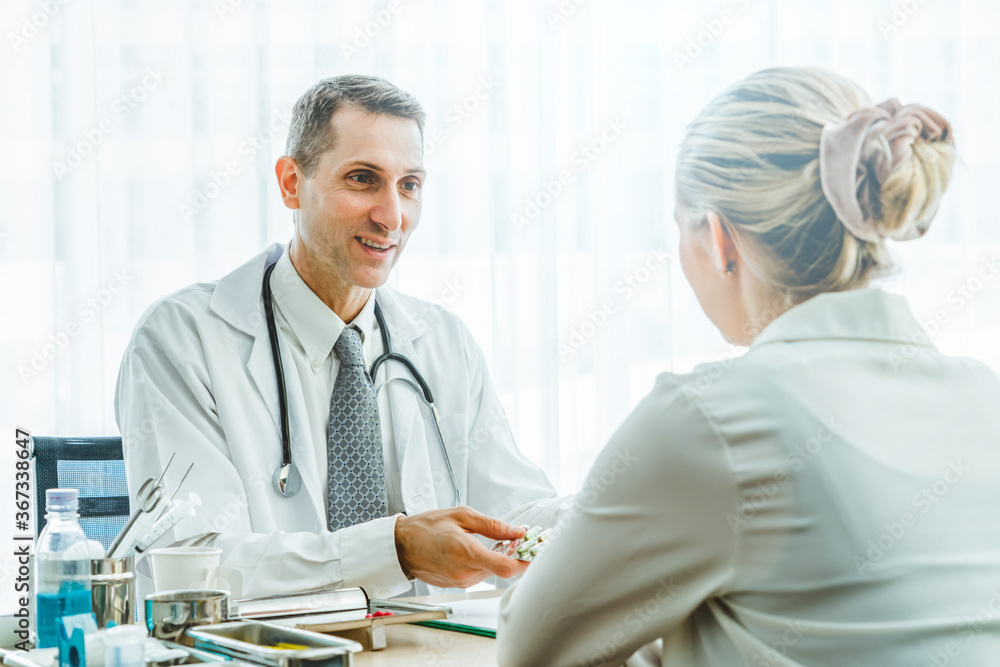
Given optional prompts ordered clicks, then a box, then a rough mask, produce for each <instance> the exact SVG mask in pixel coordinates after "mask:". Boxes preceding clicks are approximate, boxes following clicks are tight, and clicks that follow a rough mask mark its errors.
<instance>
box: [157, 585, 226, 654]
mask: <svg viewBox="0 0 1000 667" xmlns="http://www.w3.org/2000/svg"><path fill="white" fill-rule="evenodd" d="M228 616H229V593H228V592H226V591H213V590H206V591H163V592H160V593H151V594H150V595H147V596H146V627H147V628H148V629H149V634H150V636H152V637H155V638H157V639H162V640H164V641H169V642H176V643H178V644H183V645H184V646H191V645H192V642H191V639H190V638H189V637H188V636H187V634H185V632H184V631H185V630H187V629H188V628H193V627H195V626H197V625H212V624H215V623H223V622H224V621H225V620H226V618H227V617H228Z"/></svg>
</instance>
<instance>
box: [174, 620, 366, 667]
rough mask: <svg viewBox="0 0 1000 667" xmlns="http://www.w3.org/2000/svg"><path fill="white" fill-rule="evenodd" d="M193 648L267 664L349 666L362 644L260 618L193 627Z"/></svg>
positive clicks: (281, 666)
mask: <svg viewBox="0 0 1000 667" xmlns="http://www.w3.org/2000/svg"><path fill="white" fill-rule="evenodd" d="M188 635H189V636H190V637H191V638H192V639H193V640H194V647H195V648H198V649H202V650H205V651H212V652H213V653H221V654H223V655H228V656H231V657H232V658H235V659H236V660H243V661H246V662H253V663H256V664H258V665H266V666H267V667H350V665H351V664H352V661H353V657H352V654H353V653H358V652H360V651H361V650H362V646H361V644H359V643H357V642H355V641H351V640H349V639H343V638H341V637H334V636H332V635H321V634H319V633H318V632H309V631H308V630H298V629H295V628H287V627H284V626H281V625H274V624H271V623H264V622H261V621H234V622H230V623H223V624H221V625H206V626H202V627H200V628H193V629H191V630H189V631H188Z"/></svg>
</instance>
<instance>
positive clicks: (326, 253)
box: [279, 107, 426, 290]
mask: <svg viewBox="0 0 1000 667" xmlns="http://www.w3.org/2000/svg"><path fill="white" fill-rule="evenodd" d="M330 122H331V123H332V125H333V133H334V146H333V148H331V149H330V150H328V151H326V153H324V154H323V156H322V157H321V158H320V161H319V164H318V167H317V169H316V171H315V172H314V173H313V175H312V176H311V177H309V178H305V179H303V178H301V175H300V176H299V177H298V178H297V187H296V192H295V195H296V196H295V197H294V200H295V202H294V203H297V204H298V206H297V208H298V213H297V221H296V228H295V238H293V241H292V243H293V245H296V246H298V247H297V248H296V253H294V254H293V255H292V258H293V260H295V261H297V264H296V268H297V269H298V270H299V271H300V273H303V272H305V273H308V274H311V275H313V276H315V277H317V278H318V279H319V280H321V281H322V282H324V283H326V284H328V285H330V286H331V287H335V288H341V289H346V290H351V289H352V288H361V289H373V288H375V287H378V286H380V285H382V284H383V283H385V281H386V280H387V279H388V277H389V272H390V271H391V270H392V267H393V266H394V265H395V264H396V261H397V260H398V259H399V255H400V254H401V253H402V252H403V248H404V247H405V246H406V241H407V239H408V238H409V236H410V233H411V232H412V231H413V230H414V229H415V228H416V226H417V223H418V222H419V220H420V206H421V197H422V188H423V182H424V178H425V176H426V172H425V171H424V168H423V145H422V143H421V138H420V130H419V129H418V127H417V123H416V122H415V121H413V120H409V119H404V118H396V117H393V116H384V115H375V114H371V113H369V112H367V111H365V110H362V109H358V108H356V107H344V108H342V109H339V110H338V111H337V112H336V113H334V114H333V116H332V118H331V120H330ZM282 159H283V160H284V159H286V158H282ZM287 159H290V158H287ZM296 172H299V170H298V168H297V167H296ZM299 173H301V172H299ZM279 178H280V176H279ZM290 201H291V198H289V197H288V195H287V194H286V196H285V202H286V205H289V206H290V207H291V208H296V206H294V205H291V203H290ZM299 264H306V266H299Z"/></svg>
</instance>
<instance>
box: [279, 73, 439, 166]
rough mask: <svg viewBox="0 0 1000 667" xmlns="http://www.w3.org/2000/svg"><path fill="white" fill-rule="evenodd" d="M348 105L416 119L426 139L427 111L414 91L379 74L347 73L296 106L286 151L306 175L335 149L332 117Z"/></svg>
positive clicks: (319, 85) (308, 93) (321, 85)
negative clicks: (390, 81)
mask: <svg viewBox="0 0 1000 667" xmlns="http://www.w3.org/2000/svg"><path fill="white" fill-rule="evenodd" d="M347 106H353V107H358V108H360V109H364V110H365V111H368V112H369V113H373V114H376V115H381V116H393V117H396V118H405V119H409V120H412V121H415V122H416V124H417V128H418V129H419V130H420V139H421V142H422V141H423V138H424V121H425V120H426V118H427V114H425V113H424V110H423V107H421V106H420V102H418V101H417V98H415V97H414V96H413V95H411V94H410V93H408V92H406V91H405V90H402V89H400V88H398V87H396V86H395V85H393V84H391V83H389V82H388V81H386V80H385V79H380V78H379V77H377V76H364V75H361V74H345V75H343V76H334V77H330V78H327V79H322V80H321V81H319V82H318V83H316V85H314V86H313V87H312V88H310V89H309V90H307V91H306V92H305V93H304V94H303V95H302V97H300V98H299V100H298V101H297V102H296V103H295V106H294V107H293V108H292V122H291V124H290V125H289V128H288V141H287V142H286V143H285V153H286V154H287V155H289V156H290V157H292V158H293V159H294V160H295V162H296V163H298V165H299V167H301V168H302V171H303V172H304V173H305V175H306V178H309V177H311V176H312V175H313V174H314V173H315V171H316V167H317V166H318V165H319V160H320V157H321V156H322V155H323V153H325V152H326V151H328V150H330V149H331V148H333V146H334V142H335V141H336V137H335V136H334V135H333V125H332V124H331V123H330V119H331V118H332V117H333V114H334V113H336V112H337V110H338V109H341V108H343V107H347Z"/></svg>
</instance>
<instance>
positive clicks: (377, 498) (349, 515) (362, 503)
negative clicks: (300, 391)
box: [326, 327, 388, 531]
mask: <svg viewBox="0 0 1000 667" xmlns="http://www.w3.org/2000/svg"><path fill="white" fill-rule="evenodd" d="M333 351H334V352H336V353H337V356H338V357H340V372H339V373H337V383H336V384H335V385H334V387H333V398H332V399H331V400H330V431H329V433H330V436H329V442H328V445H329V446H328V450H327V452H328V457H329V461H330V466H329V480H328V481H329V483H330V491H329V495H328V496H327V506H326V507H327V516H328V517H329V518H328V521H327V523H328V525H329V528H330V530H331V531H333V530H339V529H341V528H347V527H349V526H353V525H356V524H359V523H364V522H365V521H371V520H372V519H377V518H379V517H383V516H386V514H387V507H388V502H387V500H386V491H385V470H384V467H383V464H382V429H381V426H380V424H379V417H378V402H377V401H376V399H375V388H374V387H373V386H372V383H371V381H370V380H369V379H368V372H367V371H366V370H365V359H364V355H363V354H362V351H361V334H359V333H358V331H357V329H354V328H353V327H344V331H343V332H342V333H341V334H340V338H338V339H337V343H336V344H335V345H334V346H333Z"/></svg>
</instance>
